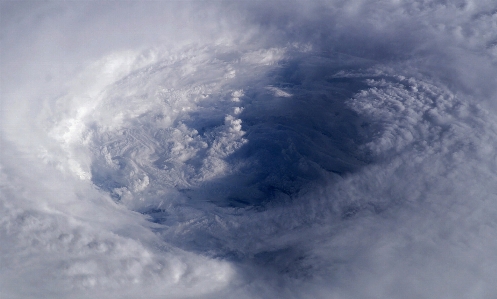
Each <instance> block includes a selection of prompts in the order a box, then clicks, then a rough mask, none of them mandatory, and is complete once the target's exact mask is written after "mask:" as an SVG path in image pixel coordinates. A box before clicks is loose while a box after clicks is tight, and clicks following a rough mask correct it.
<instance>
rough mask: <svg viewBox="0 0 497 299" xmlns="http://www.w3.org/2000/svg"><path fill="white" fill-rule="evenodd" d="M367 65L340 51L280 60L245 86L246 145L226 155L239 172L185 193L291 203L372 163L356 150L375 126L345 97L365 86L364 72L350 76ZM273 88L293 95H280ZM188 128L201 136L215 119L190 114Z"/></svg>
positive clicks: (235, 203)
mask: <svg viewBox="0 0 497 299" xmlns="http://www.w3.org/2000/svg"><path fill="white" fill-rule="evenodd" d="M372 64H374V62H373V61H367V60H364V59H359V58H355V57H350V56H345V55H341V54H338V53H326V54H321V55H312V56H311V55H308V54H306V55H297V56H296V57H293V58H291V59H288V60H286V61H284V62H282V63H281V65H280V66H279V67H277V68H276V70H275V71H274V72H272V73H270V74H269V75H268V76H267V77H265V78H263V79H261V81H259V82H253V85H251V86H249V87H248V88H245V95H244V96H243V98H242V99H241V100H242V102H241V103H240V105H241V106H243V107H244V110H243V112H242V113H241V114H240V115H239V117H240V118H241V119H242V121H243V123H242V128H243V130H244V131H245V132H246V135H245V136H244V138H245V139H247V143H246V144H245V145H244V146H242V147H241V148H240V149H238V150H237V151H236V152H235V153H233V154H232V155H230V156H229V157H228V158H227V159H226V160H227V162H228V164H230V165H233V167H235V166H237V167H239V171H237V172H235V173H234V174H231V175H229V176H227V177H222V178H219V179H215V180H210V181H208V182H205V183H204V184H202V185H201V186H199V187H198V188H195V189H188V190H184V191H183V192H184V193H185V194H186V195H187V196H189V197H190V198H192V199H196V200H206V201H210V202H213V203H215V204H217V205H220V206H230V207H253V208H264V207H265V206H266V205H267V204H274V203H276V204H277V203H281V202H287V201H291V200H292V199H293V198H294V197H296V196H297V195H298V194H299V192H300V191H301V190H302V189H305V188H306V186H309V185H310V184H316V183H320V181H321V180H324V179H325V177H326V178H328V179H329V177H330V174H334V175H335V176H336V177H337V178H338V177H342V176H345V175H347V174H349V173H353V172H355V171H358V170H359V169H360V168H362V167H363V166H365V165H367V164H369V163H371V162H372V159H371V157H370V156H368V155H367V153H365V152H363V151H361V150H360V147H361V145H363V144H364V143H366V142H368V141H370V140H371V136H372V133H371V132H373V130H375V129H377V128H373V126H372V124H371V123H370V122H369V121H368V120H367V119H364V118H363V117H362V116H360V115H358V114H357V113H356V112H354V111H353V110H352V109H351V108H350V107H348V106H347V100H348V99H350V97H352V96H353V95H354V94H355V93H357V92H359V91H361V90H363V89H366V88H368V85H367V84H366V82H365V81H366V79H367V78H366V77H362V76H354V75H350V74H351V73H353V72H354V71H356V72H357V71H358V70H359V69H360V68H367V67H368V66H371V65H372ZM340 71H346V72H345V73H342V75H339V74H340V73H339V72H340ZM347 74H349V75H347ZM275 88H277V89H279V90H281V91H284V92H287V93H288V94H290V95H291V96H287V97H285V96H278V95H277V94H275V93H274V90H275ZM188 125H189V126H192V127H194V128H196V129H197V130H198V131H199V132H201V133H202V132H206V131H208V129H206V128H209V127H212V126H215V125H219V124H218V123H216V121H213V120H212V119H209V118H207V119H202V118H201V117H200V116H199V115H195V116H194V117H192V121H191V122H190V123H188ZM240 165H241V166H240ZM331 176H333V175H331Z"/></svg>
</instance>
